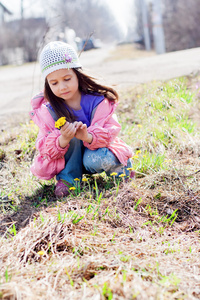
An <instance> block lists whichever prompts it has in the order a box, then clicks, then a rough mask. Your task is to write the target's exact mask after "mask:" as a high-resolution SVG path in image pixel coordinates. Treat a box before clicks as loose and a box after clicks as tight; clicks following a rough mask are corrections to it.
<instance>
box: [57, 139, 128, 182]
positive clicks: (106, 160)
mask: <svg viewBox="0 0 200 300" xmlns="http://www.w3.org/2000/svg"><path fill="white" fill-rule="evenodd" d="M131 166H132V165H131V161H130V159H129V160H128V163H127V166H124V165H123V164H121V163H120V161H119V160H118V158H117V157H116V156H115V155H114V154H113V153H112V152H111V151H110V150H109V149H108V148H99V149H97V150H89V149H88V148H85V147H84V146H83V142H82V141H81V140H78V139H77V138H73V139H72V140H71V141H70V146H69V149H68V151H67V153H66V154H65V168H64V169H63V170H62V171H61V172H60V173H58V174H57V176H56V179H57V180H59V179H64V180H66V181H67V182H69V183H72V184H74V179H75V178H79V179H80V180H81V179H82V175H83V174H84V173H86V174H95V173H102V172H104V171H105V172H106V174H107V175H110V174H111V173H113V172H116V173H117V174H118V176H119V175H120V174H122V173H125V174H126V175H127V176H128V175H129V171H128V170H127V168H131Z"/></svg>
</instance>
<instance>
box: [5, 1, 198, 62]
mask: <svg viewBox="0 0 200 300" xmlns="http://www.w3.org/2000/svg"><path fill="white" fill-rule="evenodd" d="M199 15H200V0H190V1H188V0H176V1H174V0H48V1H46V0H4V1H1V0H0V65H7V64H22V63H25V62H33V61H36V60H37V58H38V53H39V51H40V50H41V48H42V47H43V46H44V44H46V43H47V42H49V41H50V40H61V41H65V42H68V43H70V44H72V45H73V46H74V47H75V48H76V49H77V51H79V52H82V51H89V50H90V49H97V48H101V47H104V46H105V45H108V44H109V45H111V44H114V45H121V44H133V45H134V47H136V48H138V49H144V51H151V50H154V51H155V52H156V53H157V54H162V53H165V52H171V51H177V50H184V49H189V48H195V47H199V46H200V30H199V25H200V18H199Z"/></svg>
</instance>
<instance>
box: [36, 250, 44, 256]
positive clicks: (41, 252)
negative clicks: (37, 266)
mask: <svg viewBox="0 0 200 300" xmlns="http://www.w3.org/2000/svg"><path fill="white" fill-rule="evenodd" d="M37 254H38V255H40V256H42V255H44V254H45V252H44V251H42V250H41V251H39V252H38V253H37Z"/></svg>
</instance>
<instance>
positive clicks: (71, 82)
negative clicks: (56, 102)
mask: <svg viewBox="0 0 200 300" xmlns="http://www.w3.org/2000/svg"><path fill="white" fill-rule="evenodd" d="M47 82H48V84H49V86H50V88H51V90H52V92H53V93H54V94H55V95H56V96H57V97H60V98H62V99H64V100H65V102H66V103H67V104H70V103H72V102H77V101H78V100H79V99H80V95H81V93H80V91H79V88H78V86H79V83H78V78H77V76H76V73H75V72H74V71H73V69H69V70H68V69H60V70H57V71H54V72H52V73H50V74H49V75H47Z"/></svg>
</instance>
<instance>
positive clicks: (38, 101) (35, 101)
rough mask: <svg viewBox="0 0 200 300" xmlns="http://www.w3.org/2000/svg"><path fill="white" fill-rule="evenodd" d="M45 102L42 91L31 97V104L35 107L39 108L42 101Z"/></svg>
mask: <svg viewBox="0 0 200 300" xmlns="http://www.w3.org/2000/svg"><path fill="white" fill-rule="evenodd" d="M44 102H45V99H44V93H43V92H41V93H39V94H37V95H36V96H34V97H33V98H32V99H31V106H32V108H33V109H37V108H39V107H40V106H41V105H42V103H44Z"/></svg>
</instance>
